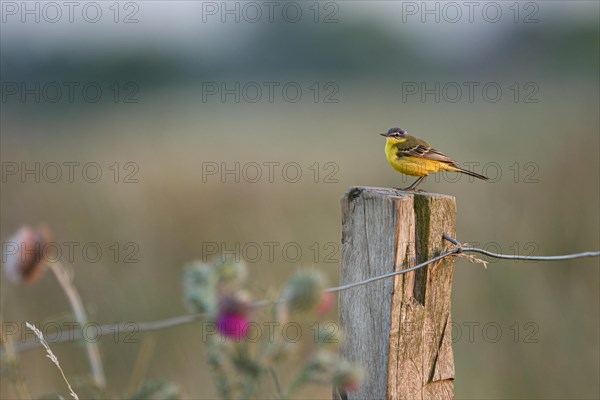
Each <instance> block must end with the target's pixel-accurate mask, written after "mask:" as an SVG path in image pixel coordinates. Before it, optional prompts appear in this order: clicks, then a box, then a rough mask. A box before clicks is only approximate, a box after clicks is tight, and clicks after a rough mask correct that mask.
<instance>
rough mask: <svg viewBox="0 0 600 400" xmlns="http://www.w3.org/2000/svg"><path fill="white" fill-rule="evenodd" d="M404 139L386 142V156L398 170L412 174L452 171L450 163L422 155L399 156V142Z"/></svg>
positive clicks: (425, 174)
mask: <svg viewBox="0 0 600 400" xmlns="http://www.w3.org/2000/svg"><path fill="white" fill-rule="evenodd" d="M405 140H406V139H404V140H390V139H388V140H387V141H386V144H385V157H386V158H387V160H388V162H389V163H390V165H391V166H392V167H393V168H394V169H395V170H396V171H398V172H401V173H403V174H405V175H411V176H427V175H429V174H431V173H434V172H440V171H450V170H451V169H450V168H448V167H449V166H448V164H446V163H442V162H439V161H434V160H428V159H425V158H420V157H398V156H397V153H398V148H397V146H396V145H397V144H399V143H402V142H403V141H405Z"/></svg>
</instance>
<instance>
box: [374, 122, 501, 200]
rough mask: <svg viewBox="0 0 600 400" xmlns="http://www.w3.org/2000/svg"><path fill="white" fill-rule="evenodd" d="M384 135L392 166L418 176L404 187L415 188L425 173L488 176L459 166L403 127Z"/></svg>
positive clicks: (388, 158) (386, 151)
mask: <svg viewBox="0 0 600 400" xmlns="http://www.w3.org/2000/svg"><path fill="white" fill-rule="evenodd" d="M381 136H385V137H386V138H387V139H386V143H385V157H386V158H387V160H388V162H389V163H390V164H391V165H392V167H393V168H394V169H395V170H396V171H398V172H401V173H403V174H405V175H411V176H418V177H419V179H417V180H416V182H415V183H413V184H412V185H410V186H409V187H407V188H405V189H400V190H416V188H417V186H419V184H420V183H421V182H423V180H424V179H425V177H427V175H429V174H431V173H435V172H442V171H449V172H462V173H463V174H467V175H470V176H474V177H475V178H479V179H483V180H488V179H489V178H488V177H486V176H483V175H479V174H476V173H475V172H471V171H468V170H466V169H463V168H461V167H459V166H458V165H457V164H456V162H455V161H454V160H452V159H451V158H450V157H448V156H446V155H445V154H443V153H440V152H439V151H437V150H435V149H434V148H433V147H431V146H430V145H429V143H427V142H426V141H424V140H421V139H418V138H416V137H414V136H410V135H407V134H406V131H405V130H404V129H400V128H392V129H390V130H389V131H387V133H382V134H381Z"/></svg>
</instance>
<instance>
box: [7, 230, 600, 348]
mask: <svg viewBox="0 0 600 400" xmlns="http://www.w3.org/2000/svg"><path fill="white" fill-rule="evenodd" d="M442 237H443V238H444V239H445V240H447V241H449V242H450V243H452V244H454V245H455V246H456V247H454V248H453V249H451V250H448V251H445V252H443V253H442V254H440V255H438V256H436V257H433V258H432V259H429V260H427V261H424V262H422V263H420V264H417V265H414V266H412V267H410V268H406V269H402V270H399V271H394V272H390V273H387V274H383V275H379V276H374V277H372V278H367V279H364V280H362V281H358V282H353V283H348V284H346V285H341V286H334V287H330V288H327V289H325V292H330V293H336V292H341V291H343V290H348V289H352V288H355V287H358V286H363V285H368V284H369V283H372V282H376V281H379V280H382V279H387V278H391V277H393V276H396V275H402V274H406V273H408V272H411V271H415V270H417V269H420V268H423V267H426V266H428V265H430V264H433V263H435V262H437V261H440V260H442V259H444V258H446V257H449V256H452V255H458V254H461V253H479V254H483V255H485V256H488V257H492V258H499V259H505V260H525V261H563V260H574V259H577V258H587V257H599V256H600V251H586V252H582V253H573V254H564V255H558V256H520V255H512V254H498V253H493V252H491V251H487V250H484V249H481V248H478V247H464V246H463V245H462V244H461V243H459V242H458V241H457V240H456V239H454V238H452V237H450V236H448V235H442ZM283 302H284V300H283V299H279V300H259V301H256V302H254V303H252V307H254V308H259V307H263V306H267V305H270V304H278V303H283ZM205 317H206V315H205V314H187V315H180V316H177V317H171V318H166V319H161V320H157V321H149V322H128V323H122V324H119V323H112V324H105V325H98V326H95V329H96V330H97V331H99V334H98V335H97V338H98V339H99V338H100V337H101V336H103V335H104V334H113V335H114V334H118V333H129V334H131V333H132V331H131V330H126V327H127V326H131V325H135V327H136V330H135V332H136V333H137V332H148V331H155V330H159V329H165V328H171V327H174V326H178V325H184V324H189V323H192V322H196V321H200V320H202V319H204V318H205ZM121 325H122V326H123V328H121ZM62 336H63V335H61V336H60V337H58V338H53V339H50V338H46V340H47V342H49V343H63V342H72V341H75V340H79V339H81V338H82V337H83V334H82V332H81V331H80V330H79V331H75V332H72V334H70V335H69V336H68V337H66V338H64V337H62ZM3 340H4V338H3ZM40 345H41V344H40V342H39V341H37V340H29V341H24V342H20V343H15V344H14V350H15V351H16V352H23V351H26V350H30V349H32V348H35V347H38V346H40Z"/></svg>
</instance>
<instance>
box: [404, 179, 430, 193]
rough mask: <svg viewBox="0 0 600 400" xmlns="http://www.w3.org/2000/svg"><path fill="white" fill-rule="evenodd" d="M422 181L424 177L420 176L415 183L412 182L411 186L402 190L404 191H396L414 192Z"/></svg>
mask: <svg viewBox="0 0 600 400" xmlns="http://www.w3.org/2000/svg"><path fill="white" fill-rule="evenodd" d="M424 180H425V177H424V176H422V177H420V178H419V179H417V180H416V181H415V182H414V183H413V184H412V185H410V186H409V187H407V188H404V189H401V188H398V189H399V190H406V191H409V192H410V191H416V189H417V186H419V184H420V183H421V182H423V181H424Z"/></svg>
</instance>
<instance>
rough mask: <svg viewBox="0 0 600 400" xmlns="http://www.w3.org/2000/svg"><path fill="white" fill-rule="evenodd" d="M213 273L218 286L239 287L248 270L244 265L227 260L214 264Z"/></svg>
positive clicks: (243, 263) (230, 259)
mask: <svg viewBox="0 0 600 400" xmlns="http://www.w3.org/2000/svg"><path fill="white" fill-rule="evenodd" d="M215 272H216V274H217V277H218V279H219V283H220V284H229V285H233V286H236V285H239V284H241V283H243V282H244V281H245V280H246V277H247V276H248V268H247V267H246V263H245V262H244V261H243V260H242V261H235V260H234V259H232V258H227V259H225V260H224V261H223V262H220V263H216V264H215Z"/></svg>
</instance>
